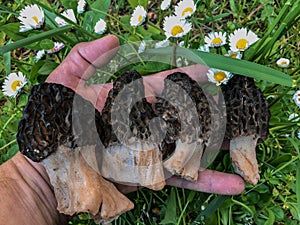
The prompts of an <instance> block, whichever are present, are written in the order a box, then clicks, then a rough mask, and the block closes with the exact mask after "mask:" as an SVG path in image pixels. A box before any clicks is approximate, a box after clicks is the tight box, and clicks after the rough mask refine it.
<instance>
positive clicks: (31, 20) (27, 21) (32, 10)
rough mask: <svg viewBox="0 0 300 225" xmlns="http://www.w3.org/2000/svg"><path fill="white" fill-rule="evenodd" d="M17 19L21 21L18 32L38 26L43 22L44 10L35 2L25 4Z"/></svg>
mask: <svg viewBox="0 0 300 225" xmlns="http://www.w3.org/2000/svg"><path fill="white" fill-rule="evenodd" d="M18 19H19V20H20V22H21V24H22V25H21V26H20V32H25V31H28V30H32V29H37V28H40V27H41V26H42V25H43V24H44V20H45V16H44V11H43V10H42V9H41V8H40V7H38V6H37V5H36V4H34V5H28V6H25V8H24V9H22V10H21V11H20V15H19V17H18Z"/></svg>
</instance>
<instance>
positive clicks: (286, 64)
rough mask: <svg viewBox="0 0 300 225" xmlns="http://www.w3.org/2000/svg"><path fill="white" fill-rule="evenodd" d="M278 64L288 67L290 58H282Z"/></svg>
mask: <svg viewBox="0 0 300 225" xmlns="http://www.w3.org/2000/svg"><path fill="white" fill-rule="evenodd" d="M276 64H277V66H279V67H281V68H286V67H288V66H289V65H290V60H289V59H286V58H280V59H278V60H277V61H276Z"/></svg>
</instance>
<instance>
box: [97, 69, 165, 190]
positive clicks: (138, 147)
mask: <svg viewBox="0 0 300 225" xmlns="http://www.w3.org/2000/svg"><path fill="white" fill-rule="evenodd" d="M155 117H156V115H155V113H154V111H153V109H152V107H151V104H150V103H149V102H147V100H146V98H145V92H144V85H143V79H142V77H141V75H140V74H139V73H138V72H136V71H127V72H124V73H123V74H121V75H120V76H119V77H118V78H117V79H116V80H115V81H114V83H113V88H112V89H111V90H110V92H109V93H108V97H107V99H106V102H105V105H104V108H103V110H102V117H101V118H102V120H103V127H101V128H99V129H98V133H99V136H100V138H101V140H102V142H103V144H104V146H105V147H106V148H105V150H104V151H103V156H102V157H101V158H102V159H105V160H103V161H102V164H101V166H100V168H101V173H102V174H103V176H104V177H106V178H109V179H110V180H114V181H116V182H119V183H123V184H130V185H132V184H136V185H141V186H145V187H148V188H151V189H154V190H159V189H162V188H163V187H164V185H165V178H164V173H163V167H162V154H161V151H160V149H159V138H160V132H158V131H157V132H156V129H152V130H151V126H152V127H154V126H155V125H154V124H153V122H154V123H155V119H154V118H155ZM98 118H100V117H98ZM153 119H154V120H153ZM153 125H154V126H153ZM155 127H159V126H155ZM103 132H104V133H105V134H103Z"/></svg>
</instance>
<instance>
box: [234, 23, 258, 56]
mask: <svg viewBox="0 0 300 225" xmlns="http://www.w3.org/2000/svg"><path fill="white" fill-rule="evenodd" d="M258 39H259V38H258V37H257V35H256V34H255V33H253V32H252V31H250V30H249V31H247V29H246V28H240V29H237V30H235V31H234V32H233V34H230V35H229V43H230V50H231V51H233V52H238V51H245V50H246V49H247V48H249V46H250V45H252V44H254V43H255V42H256V41H257V40H258Z"/></svg>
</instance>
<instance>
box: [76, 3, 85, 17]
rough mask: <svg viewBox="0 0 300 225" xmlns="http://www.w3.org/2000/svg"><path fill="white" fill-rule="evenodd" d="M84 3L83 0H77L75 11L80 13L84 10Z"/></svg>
mask: <svg viewBox="0 0 300 225" xmlns="http://www.w3.org/2000/svg"><path fill="white" fill-rule="evenodd" d="M85 5H86V1H85V0H79V1H78V5H77V13H78V14H81V13H83V12H84V7H85Z"/></svg>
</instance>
